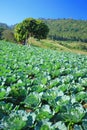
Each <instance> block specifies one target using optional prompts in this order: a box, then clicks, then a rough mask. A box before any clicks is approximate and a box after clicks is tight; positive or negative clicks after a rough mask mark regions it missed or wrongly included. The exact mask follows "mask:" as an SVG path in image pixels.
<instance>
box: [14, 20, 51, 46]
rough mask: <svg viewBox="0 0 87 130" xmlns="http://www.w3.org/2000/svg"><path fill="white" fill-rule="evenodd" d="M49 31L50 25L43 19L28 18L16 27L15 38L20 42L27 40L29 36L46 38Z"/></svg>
mask: <svg viewBox="0 0 87 130" xmlns="http://www.w3.org/2000/svg"><path fill="white" fill-rule="evenodd" d="M48 32H49V29H48V26H47V25H46V24H45V23H44V22H42V21H41V20H36V19H33V18H26V19H25V20H23V22H21V23H19V24H17V25H16V27H15V38H16V39H17V41H18V42H22V43H23V42H24V43H25V42H26V40H27V39H28V38H29V37H35V38H37V39H44V38H46V37H47V34H48Z"/></svg>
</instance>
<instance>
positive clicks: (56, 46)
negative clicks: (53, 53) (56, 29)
mask: <svg viewBox="0 0 87 130" xmlns="http://www.w3.org/2000/svg"><path fill="white" fill-rule="evenodd" d="M28 42H29V44H31V45H32V46H36V47H41V48H46V49H48V48H49V49H52V50H57V51H63V52H72V53H77V54H85V55H87V51H86V50H87V43H82V42H72V41H53V40H49V39H44V40H40V41H39V40H37V39H34V38H31V40H29V41H28Z"/></svg>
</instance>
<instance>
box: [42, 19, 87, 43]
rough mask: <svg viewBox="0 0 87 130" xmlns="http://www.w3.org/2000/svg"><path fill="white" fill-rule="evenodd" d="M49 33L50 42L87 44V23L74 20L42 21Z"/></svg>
mask: <svg viewBox="0 0 87 130" xmlns="http://www.w3.org/2000/svg"><path fill="white" fill-rule="evenodd" d="M42 20H43V21H44V22H45V23H46V24H47V25H48V27H49V29H50V31H49V34H48V38H50V39H52V40H71V41H81V42H87V21H84V20H74V19H43V18H42Z"/></svg>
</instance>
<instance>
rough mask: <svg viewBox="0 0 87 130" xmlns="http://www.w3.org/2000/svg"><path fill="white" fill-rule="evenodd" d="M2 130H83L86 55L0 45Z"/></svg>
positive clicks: (86, 109)
mask: <svg viewBox="0 0 87 130" xmlns="http://www.w3.org/2000/svg"><path fill="white" fill-rule="evenodd" d="M0 130H87V56H84V55H80V54H78V55H76V54H72V53H63V52H57V51H52V50H47V49H41V48H37V47H32V46H31V47H30V48H28V46H21V45H16V44H12V43H8V42H4V41H1V42H0Z"/></svg>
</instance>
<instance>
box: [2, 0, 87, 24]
mask: <svg viewBox="0 0 87 130" xmlns="http://www.w3.org/2000/svg"><path fill="white" fill-rule="evenodd" d="M29 17H32V18H52V19H58V18H66V19H67V18H72V19H80V20H87V0H0V22H1V23H6V24H8V25H14V24H16V23H20V22H22V21H23V20H24V19H25V18H29Z"/></svg>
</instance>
